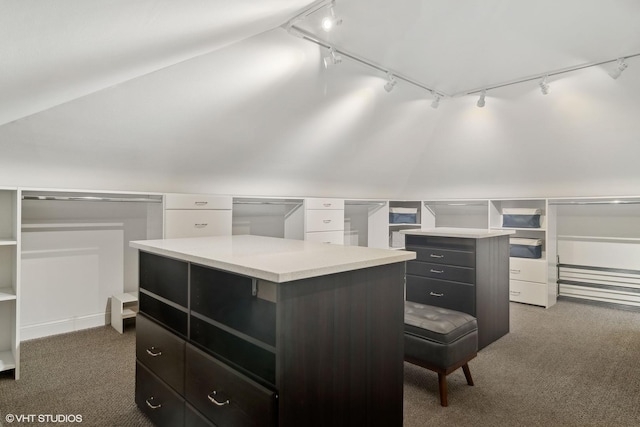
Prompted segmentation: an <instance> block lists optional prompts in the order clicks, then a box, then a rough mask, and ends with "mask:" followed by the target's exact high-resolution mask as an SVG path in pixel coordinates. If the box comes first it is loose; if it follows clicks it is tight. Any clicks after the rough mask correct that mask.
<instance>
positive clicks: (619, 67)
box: [609, 58, 629, 80]
mask: <svg viewBox="0 0 640 427" xmlns="http://www.w3.org/2000/svg"><path fill="white" fill-rule="evenodd" d="M628 66H629V65H628V64H627V63H626V62H625V61H624V58H618V60H617V61H616V67H615V68H614V69H613V70H611V71H609V75H610V76H611V78H612V79H614V80H615V79H617V78H618V77H620V74H622V72H623V71H624V70H626V69H627V67H628Z"/></svg>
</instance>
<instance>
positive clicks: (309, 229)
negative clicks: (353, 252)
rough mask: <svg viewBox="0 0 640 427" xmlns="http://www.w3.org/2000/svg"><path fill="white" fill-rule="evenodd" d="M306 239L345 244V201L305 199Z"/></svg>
mask: <svg viewBox="0 0 640 427" xmlns="http://www.w3.org/2000/svg"><path fill="white" fill-rule="evenodd" d="M304 239H305V240H309V241H313V242H324V243H334V244H339V245H343V244H344V200H342V199H305V202H304Z"/></svg>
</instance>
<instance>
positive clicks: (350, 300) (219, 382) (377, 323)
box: [131, 235, 415, 426]
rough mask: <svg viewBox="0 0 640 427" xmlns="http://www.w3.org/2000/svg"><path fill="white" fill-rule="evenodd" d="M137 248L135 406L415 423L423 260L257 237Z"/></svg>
mask: <svg viewBox="0 0 640 427" xmlns="http://www.w3.org/2000/svg"><path fill="white" fill-rule="evenodd" d="M131 246H132V247H134V248H137V249H139V262H140V270H139V271H140V314H139V316H138V325H137V348H136V358H137V361H136V363H137V364H136V403H137V405H138V406H139V407H140V408H141V409H142V410H143V411H144V412H145V413H147V414H148V415H149V417H150V418H151V419H152V420H153V421H154V423H155V424H157V425H171V426H177V425H189V426H192V425H217V426H231V425H256V426H301V425H304V426H328V425H330V426H353V425H366V426H401V425H402V418H403V414H402V407H403V406H402V400H403V357H404V355H403V325H404V320H403V319H404V309H403V301H404V279H405V261H408V260H411V259H414V258H415V254H414V253H413V252H406V251H397V250H396V251H394V250H387V249H373V248H364V247H355V246H342V245H333V244H323V243H315V242H310V241H300V240H289V239H281V238H273V237H264V236H249V235H235V236H220V237H204V238H185V239H169V240H151V241H135V242H131Z"/></svg>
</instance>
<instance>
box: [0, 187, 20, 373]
mask: <svg viewBox="0 0 640 427" xmlns="http://www.w3.org/2000/svg"><path fill="white" fill-rule="evenodd" d="M19 195H20V191H19V190H18V189H17V188H2V187H0V371H8V370H13V371H14V378H15V379H18V378H19V377H20V304H19V302H18V300H19V297H20V256H19V253H20V232H19V230H20V202H19Z"/></svg>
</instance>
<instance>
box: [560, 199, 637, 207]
mask: <svg viewBox="0 0 640 427" xmlns="http://www.w3.org/2000/svg"><path fill="white" fill-rule="evenodd" d="M549 204H550V205H554V206H560V205H566V206H581V205H638V204H640V199H639V200H564V201H563V200H558V201H553V200H549Z"/></svg>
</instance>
